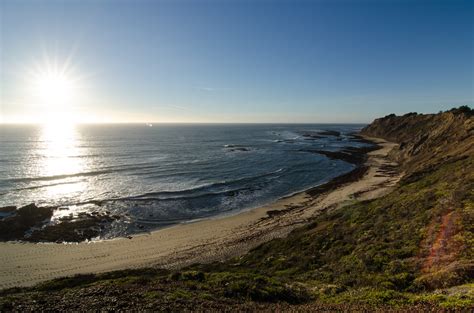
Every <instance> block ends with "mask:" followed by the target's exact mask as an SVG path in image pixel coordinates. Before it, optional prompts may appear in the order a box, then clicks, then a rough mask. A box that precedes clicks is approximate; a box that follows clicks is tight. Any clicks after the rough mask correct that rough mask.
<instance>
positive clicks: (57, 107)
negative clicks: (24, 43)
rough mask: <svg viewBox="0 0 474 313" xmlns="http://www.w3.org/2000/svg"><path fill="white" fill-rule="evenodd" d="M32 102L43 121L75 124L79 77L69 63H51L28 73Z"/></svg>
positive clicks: (46, 63) (39, 66) (47, 62)
mask: <svg viewBox="0 0 474 313" xmlns="http://www.w3.org/2000/svg"><path fill="white" fill-rule="evenodd" d="M28 77H29V82H28V86H29V89H30V96H31V100H30V101H31V103H32V105H34V106H35V107H36V108H37V111H39V112H38V116H37V117H38V119H40V121H41V122H43V123H46V124H49V123H65V122H69V123H72V122H74V121H73V120H72V119H71V117H73V116H76V115H77V114H76V111H77V105H78V102H79V96H80V93H79V92H78V90H79V87H80V86H79V78H78V76H77V74H75V72H74V71H73V68H72V67H71V66H70V64H69V62H65V63H64V64H62V65H60V64H58V63H51V62H49V61H48V60H47V61H46V62H44V64H42V65H38V66H36V67H34V68H31V69H30V71H29V75H28Z"/></svg>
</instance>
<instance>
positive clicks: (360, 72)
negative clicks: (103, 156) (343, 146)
mask: <svg viewBox="0 0 474 313" xmlns="http://www.w3.org/2000/svg"><path fill="white" fill-rule="evenodd" d="M473 21H474V1H458V0H449V1H448V0H447V1H408V0H400V1H390V0H381V1H357V0H352V1H342V0H333V1H324V0H314V1H289V0H288V1H270V0H254V1H245V0H219V1H218V0H215V1H200V0H188V1H186V0H176V1H171V0H170V1H159V0H157V1H151V0H150V1H148V0H133V1H132V0H129V1H127V0H114V1H112V0H95V1H92V0H80V1H79V0H68V1H60V0H54V1H53V0H49V1H42V0H34V1H26V0H14V1H13V0H1V1H0V123H2V122H3V123H14V122H41V121H51V120H61V119H63V120H64V119H74V121H77V122H186V123H189V122H200V123H201V122H202V123H208V122H216V123H232V122H237V123H242V122H248V123H258V122H263V123H268V122H274V123H313V122H314V123H324V122H326V123H338V122H339V123H367V122H370V121H371V120H373V119H374V118H377V117H380V116H384V115H386V114H390V113H396V114H403V113H406V112H413V111H416V112H420V113H432V112H438V111H440V110H446V109H449V108H451V107H454V106H460V105H471V106H472V104H473V103H474V74H473V73H474V61H473V58H474V57H473V56H474V53H473V52H474V51H473V41H474V28H473V25H474V24H473Z"/></svg>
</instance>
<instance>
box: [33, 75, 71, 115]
mask: <svg viewBox="0 0 474 313" xmlns="http://www.w3.org/2000/svg"><path fill="white" fill-rule="evenodd" d="M34 88H35V91H36V94H37V96H38V100H39V101H40V102H41V104H46V105H49V106H51V107H53V108H57V107H61V106H63V105H68V104H70V103H71V101H72V100H73V97H74V83H73V81H72V80H71V79H70V78H69V77H67V76H66V75H64V73H55V72H45V73H40V74H39V75H38V77H37V80H36V82H35V85H34Z"/></svg>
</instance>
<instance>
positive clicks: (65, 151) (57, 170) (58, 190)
mask: <svg viewBox="0 0 474 313" xmlns="http://www.w3.org/2000/svg"><path fill="white" fill-rule="evenodd" d="M80 141H81V138H80V133H79V131H78V130H77V127H76V125H74V124H69V123H55V124H48V125H44V126H43V128H42V130H41V135H40V140H39V142H38V145H39V146H38V150H37V151H38V154H39V156H40V160H41V161H40V162H39V166H38V172H39V173H40V176H43V177H44V176H46V177H51V176H61V175H71V174H77V173H82V172H84V171H86V170H87V168H88V165H87V160H86V158H83V157H80V156H82V154H83V153H84V151H83V150H82V151H81V149H84V148H81V149H80V148H79V143H80ZM70 179H71V178H64V180H65V181H68V180H70ZM85 187H86V184H85V183H84V182H83V181H74V180H73V181H71V182H70V183H67V184H58V185H53V186H49V187H48V188H47V189H46V192H47V194H48V195H49V196H51V197H54V198H57V197H58V196H61V195H65V194H71V193H79V192H82V191H84V189H85Z"/></svg>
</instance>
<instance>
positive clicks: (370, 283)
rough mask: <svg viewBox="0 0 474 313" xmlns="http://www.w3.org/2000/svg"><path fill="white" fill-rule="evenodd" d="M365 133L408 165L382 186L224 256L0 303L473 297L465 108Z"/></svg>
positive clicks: (472, 126)
mask: <svg viewBox="0 0 474 313" xmlns="http://www.w3.org/2000/svg"><path fill="white" fill-rule="evenodd" d="M361 133H362V134H363V135H367V136H373V137H381V138H384V139H387V140H389V141H394V142H397V143H400V147H399V149H397V150H394V151H392V152H391V155H390V157H391V158H393V159H394V160H397V161H398V162H399V163H400V168H401V170H402V171H403V172H404V177H403V179H402V180H401V181H400V182H399V183H398V185H397V186H396V187H395V188H394V190H393V191H391V192H390V193H388V194H387V195H385V196H383V197H381V198H378V199H375V200H371V201H362V202H356V203H354V204H351V205H349V206H345V207H343V208H342V209H339V210H335V211H328V212H326V213H324V214H321V215H319V216H318V217H316V218H314V220H313V221H312V222H311V223H310V224H308V225H306V226H304V227H302V228H299V229H296V230H295V231H293V232H292V233H290V235H289V236H288V237H286V238H283V239H275V240H272V241H270V242H267V243H265V244H263V245H261V246H259V247H257V248H256V249H254V250H252V251H251V252H249V253H248V254H246V255H244V256H242V257H240V258H236V259H233V260H229V261H227V262H224V263H213V264H206V265H194V266H191V267H189V268H186V269H183V270H180V271H167V270H156V269H143V270H134V271H121V272H114V273H107V274H101V275H82V276H77V277H73V278H65V279H57V280H53V281H50V282H47V283H43V284H41V285H38V286H36V287H33V288H23V289H16V290H7V291H4V292H3V293H2V294H1V296H2V299H1V300H0V303H1V306H0V309H3V310H6V309H11V308H18V305H23V306H24V307H26V308H29V309H41V308H50V309H80V308H96V309H97V308H103V307H102V306H101V305H103V304H104V303H105V304H106V307H107V308H114V309H126V308H135V309H137V308H154V309H157V310H158V309H174V310H177V309H200V310H205V309H224V308H225V309H232V308H234V309H237V308H238V309H252V310H257V309H258V310H264V309H269V310H274V309H283V310H284V309H288V308H290V306H293V307H292V308H294V309H301V310H314V309H327V310H332V309H334V310H345V309H359V310H364V309H367V308H379V309H382V310H383V309H386V308H387V306H391V307H392V308H393V307H395V308H400V309H410V310H413V309H420V310H421V309H430V310H431V309H435V308H443V307H448V308H464V309H468V308H473V307H474V302H473V301H474V279H473V277H474V116H473V111H472V110H471V109H469V108H466V107H462V108H459V109H454V110H451V111H448V112H443V113H439V114H429V115H421V114H416V113H410V114H407V115H404V116H395V115H389V116H386V117H384V118H381V119H377V120H375V121H374V122H373V123H372V124H370V125H368V126H367V127H365V128H364V129H363V130H362V132H361ZM99 299H100V301H99ZM98 301H99V302H98Z"/></svg>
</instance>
